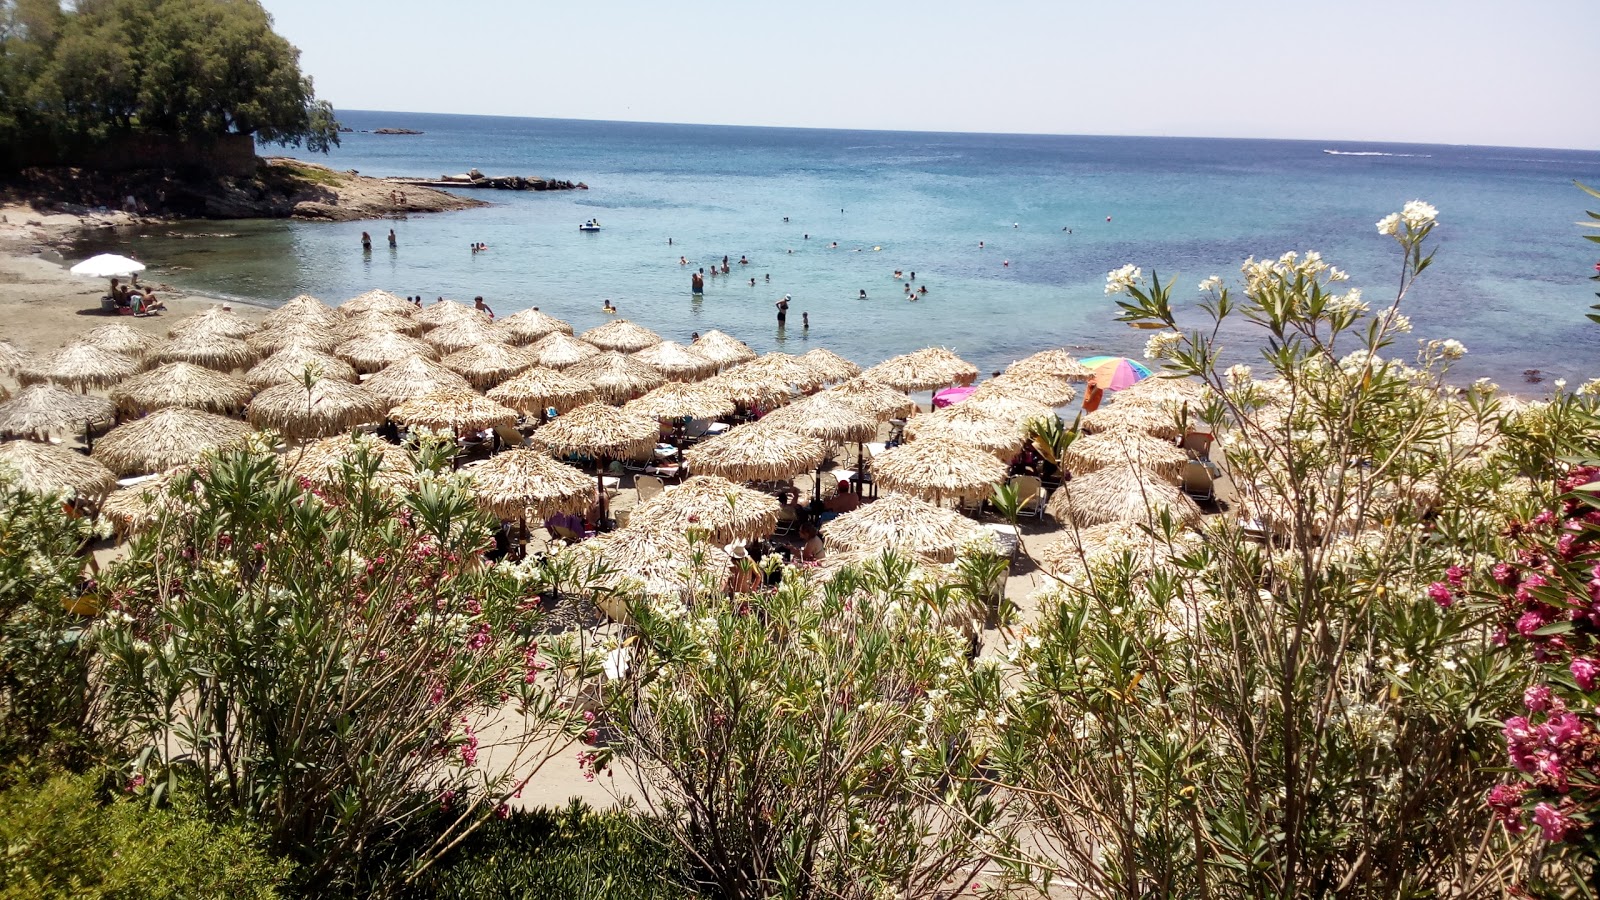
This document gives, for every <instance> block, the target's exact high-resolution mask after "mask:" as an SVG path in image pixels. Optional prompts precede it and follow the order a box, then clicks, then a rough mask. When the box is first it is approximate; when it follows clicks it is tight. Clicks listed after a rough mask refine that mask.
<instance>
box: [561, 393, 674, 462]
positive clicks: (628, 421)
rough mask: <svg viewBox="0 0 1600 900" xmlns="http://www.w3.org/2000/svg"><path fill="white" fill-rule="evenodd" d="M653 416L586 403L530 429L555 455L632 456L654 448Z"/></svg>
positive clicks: (658, 431) (657, 433) (657, 429)
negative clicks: (534, 429)
mask: <svg viewBox="0 0 1600 900" xmlns="http://www.w3.org/2000/svg"><path fill="white" fill-rule="evenodd" d="M660 435H661V429H660V426H659V425H657V424H656V420H655V419H651V418H648V417H646V416H641V415H638V414H636V413H631V412H626V411H624V410H621V409H618V408H617V407H615V406H607V405H606V404H604V403H586V404H584V405H583V406H580V407H578V408H577V409H574V410H572V411H571V412H569V413H565V414H563V415H561V416H560V417H559V418H557V419H556V420H555V421H554V422H551V423H549V424H548V425H545V426H543V427H542V428H540V429H539V430H538V431H536V432H534V435H533V436H534V440H535V441H537V442H538V443H540V444H542V445H544V446H545V447H548V448H550V450H551V451H553V452H555V453H559V454H573V453H575V454H580V455H583V456H596V457H610V458H614V459H634V458H637V457H641V456H646V455H648V454H649V453H650V451H652V450H654V449H655V445H656V439H657V438H658V437H660Z"/></svg>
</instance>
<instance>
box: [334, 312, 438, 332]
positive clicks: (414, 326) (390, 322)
mask: <svg viewBox="0 0 1600 900" xmlns="http://www.w3.org/2000/svg"><path fill="white" fill-rule="evenodd" d="M344 330H345V332H346V334H348V335H351V336H354V335H358V334H370V333H372V332H374V331H392V332H394V333H395V334H404V335H408V336H410V337H420V336H421V335H422V332H423V327H422V323H421V322H418V321H417V320H416V319H414V318H412V317H411V316H397V315H395V314H394V313H391V312H383V311H381V310H370V311H368V312H359V313H351V314H350V315H348V316H345V327H344Z"/></svg>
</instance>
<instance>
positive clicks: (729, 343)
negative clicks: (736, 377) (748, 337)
mask: <svg viewBox="0 0 1600 900" xmlns="http://www.w3.org/2000/svg"><path fill="white" fill-rule="evenodd" d="M690 349H691V350H693V351H694V352H696V353H698V354H700V355H701V356H704V357H705V358H706V359H709V360H711V361H712V362H714V363H716V364H717V365H719V366H731V365H735V364H737V363H742V362H747V361H749V360H752V359H755V358H756V352H755V351H754V350H751V349H750V345H749V344H746V343H745V342H744V341H741V340H739V339H738V338H736V337H734V336H732V335H730V334H726V333H724V332H721V331H717V330H716V329H712V330H711V331H708V332H706V333H705V334H702V335H700V336H699V337H698V338H696V339H695V342H694V343H693V344H691V345H690Z"/></svg>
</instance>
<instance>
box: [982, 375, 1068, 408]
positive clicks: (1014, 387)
mask: <svg viewBox="0 0 1600 900" xmlns="http://www.w3.org/2000/svg"><path fill="white" fill-rule="evenodd" d="M1077 396H1078V390H1077V388H1074V387H1073V386H1072V385H1070V384H1068V383H1067V382H1066V381H1064V380H1062V379H1060V378H1054V377H1052V376H1049V375H1009V374H1008V375H1001V376H999V377H997V378H991V379H989V380H988V381H985V382H984V383H982V384H980V385H978V387H977V389H976V390H974V391H973V392H972V395H971V396H969V397H968V398H967V400H966V402H968V403H971V402H972V401H974V400H984V399H987V398H990V397H1019V398H1021V399H1023V400H1030V401H1032V402H1034V403H1041V404H1043V405H1045V406H1048V407H1051V408H1055V407H1057V406H1066V405H1067V404H1068V403H1071V402H1072V401H1073V399H1074V398H1076V397H1077Z"/></svg>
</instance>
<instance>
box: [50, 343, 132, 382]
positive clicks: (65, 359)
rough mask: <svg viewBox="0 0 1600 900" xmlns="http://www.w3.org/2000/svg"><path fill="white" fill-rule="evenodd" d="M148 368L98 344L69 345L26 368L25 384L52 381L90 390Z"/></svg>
mask: <svg viewBox="0 0 1600 900" xmlns="http://www.w3.org/2000/svg"><path fill="white" fill-rule="evenodd" d="M142 368H144V366H143V365H142V364H140V362H139V361H138V360H136V359H134V358H133V357H131V356H123V355H122V354H121V353H117V352H116V351H113V350H107V349H106V348H104V347H97V346H95V345H94V344H85V343H75V344H68V345H67V346H65V347H62V348H61V349H60V350H57V351H56V352H54V353H51V354H50V355H49V356H46V357H43V358H42V359H38V360H35V361H34V362H33V364H32V365H29V366H27V367H25V368H24V369H23V370H22V375H21V378H22V381H23V383H32V382H40V381H48V382H51V383H53V384H61V385H66V386H67V387H74V388H78V389H79V390H82V391H88V390H89V388H91V387H108V386H110V385H112V384H115V383H117V382H118V381H121V380H122V379H124V378H127V377H129V376H130V375H134V374H136V373H138V371H139V370H140V369H142Z"/></svg>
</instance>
